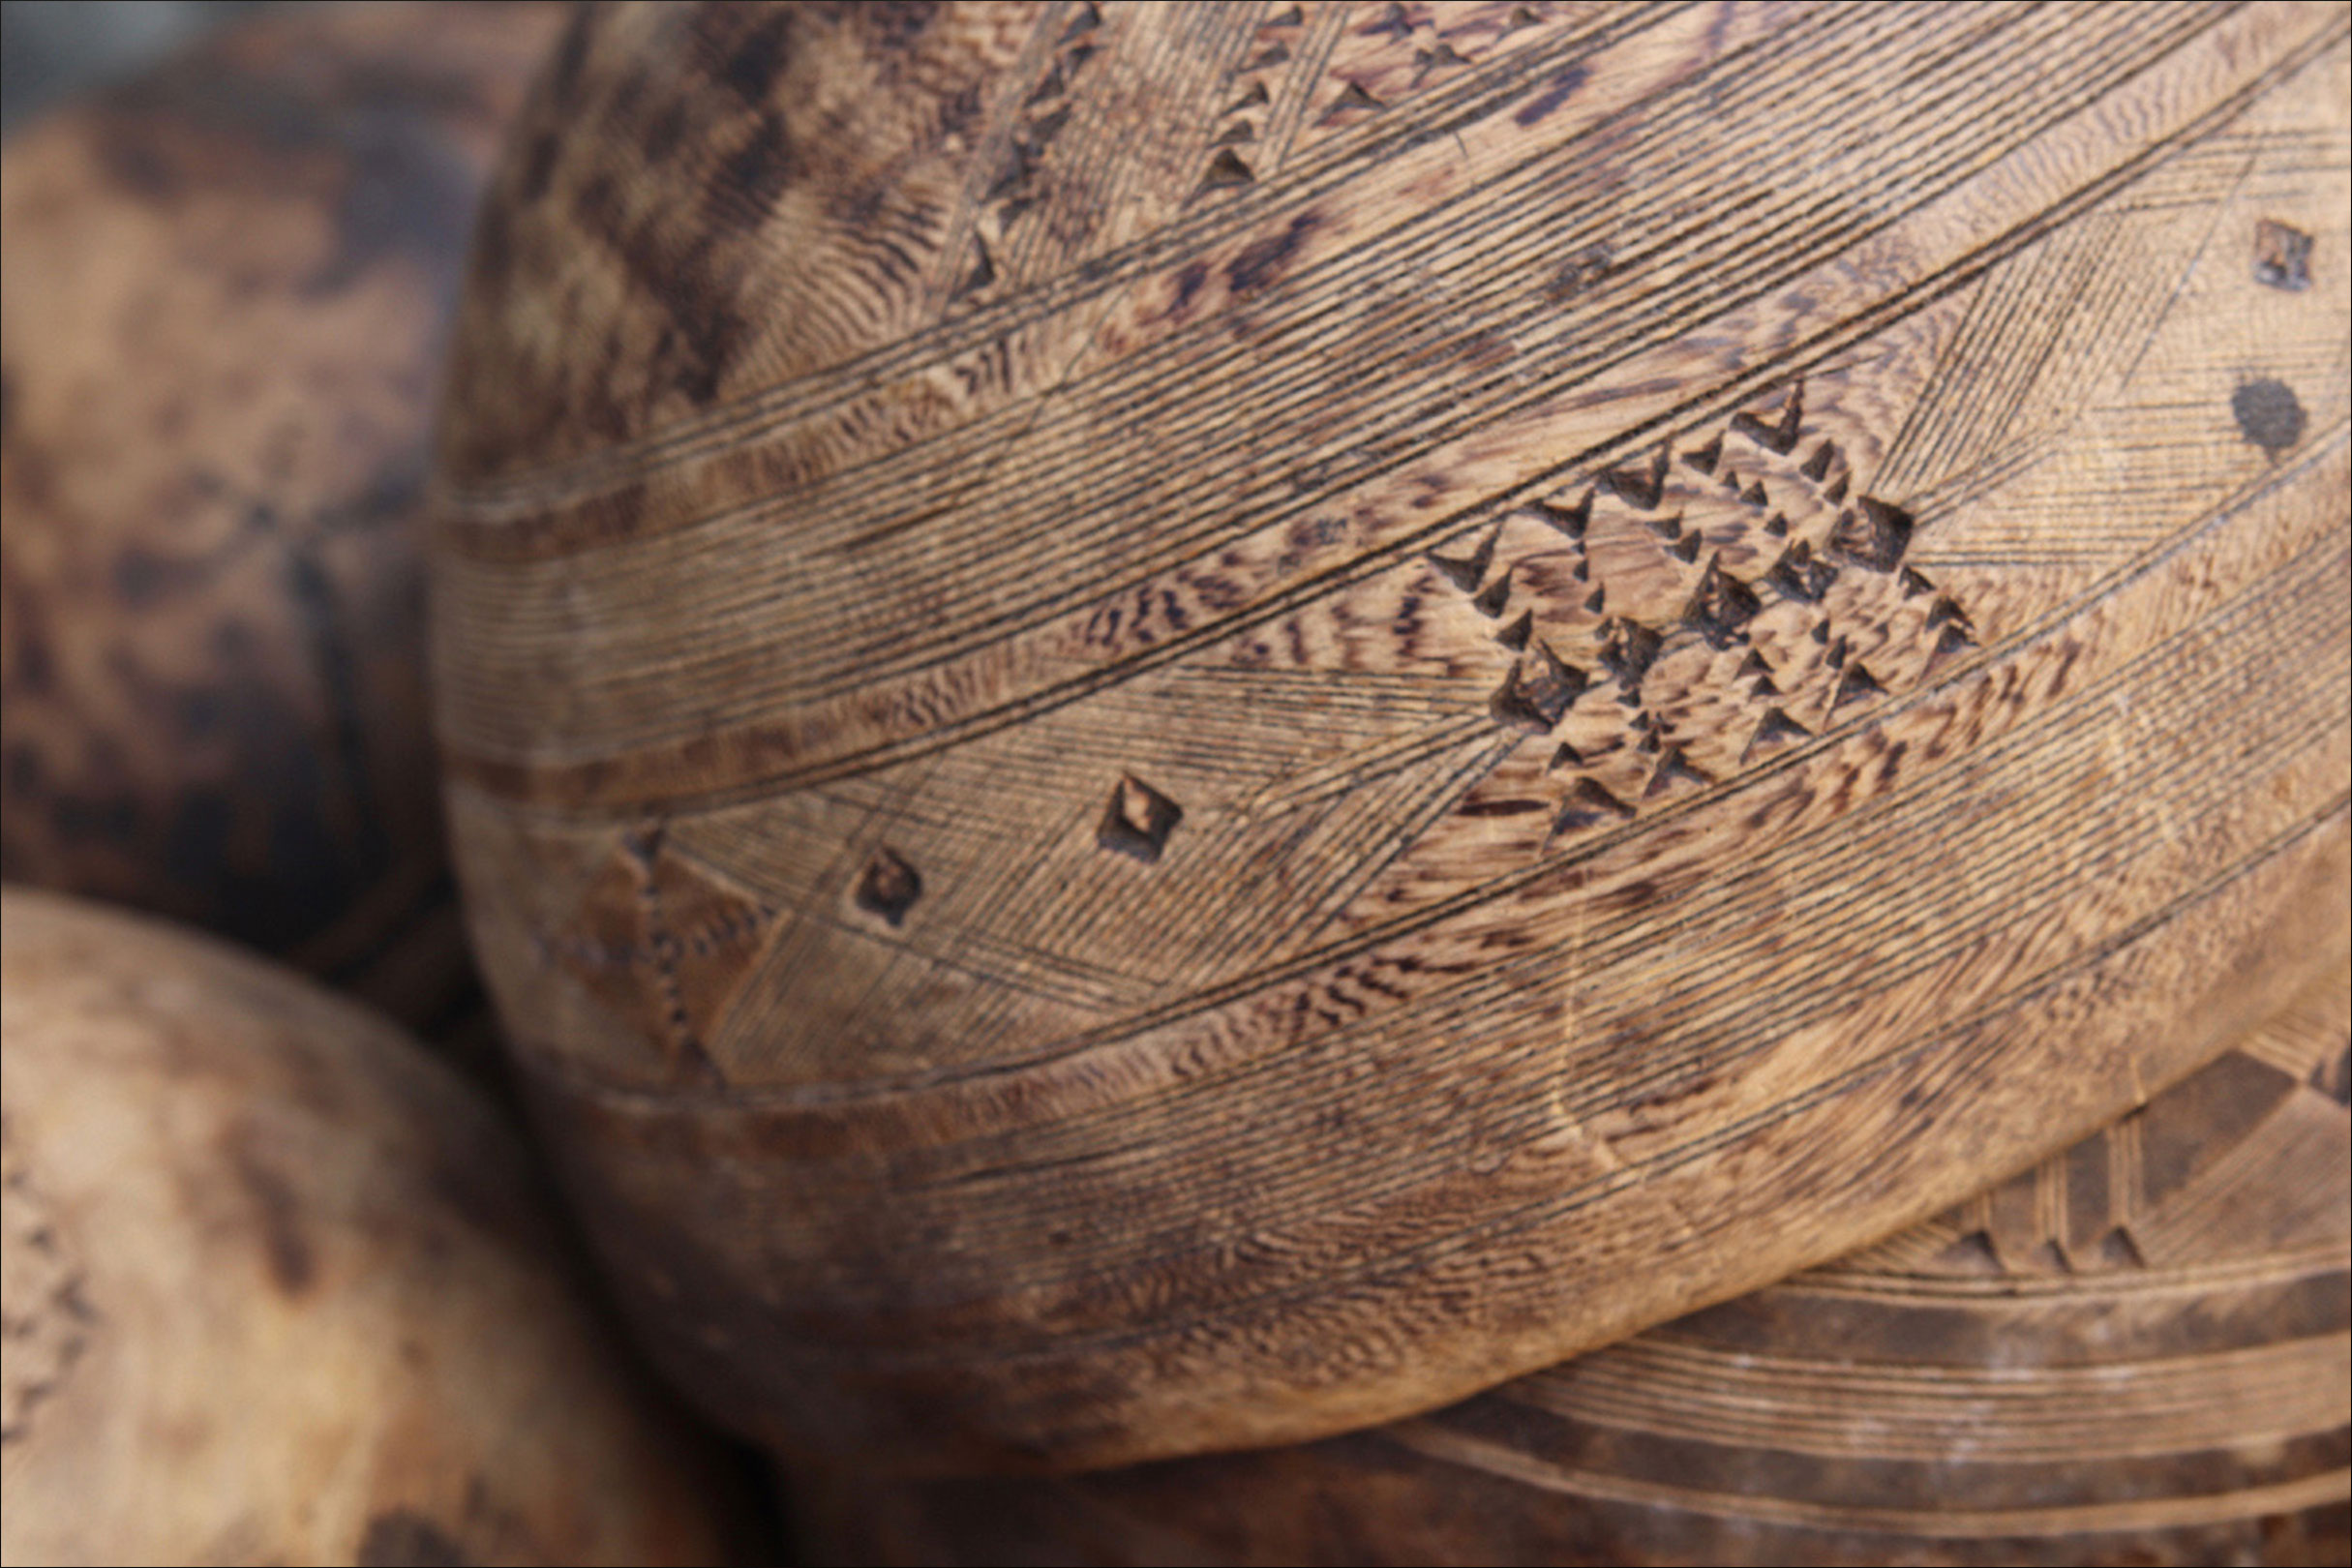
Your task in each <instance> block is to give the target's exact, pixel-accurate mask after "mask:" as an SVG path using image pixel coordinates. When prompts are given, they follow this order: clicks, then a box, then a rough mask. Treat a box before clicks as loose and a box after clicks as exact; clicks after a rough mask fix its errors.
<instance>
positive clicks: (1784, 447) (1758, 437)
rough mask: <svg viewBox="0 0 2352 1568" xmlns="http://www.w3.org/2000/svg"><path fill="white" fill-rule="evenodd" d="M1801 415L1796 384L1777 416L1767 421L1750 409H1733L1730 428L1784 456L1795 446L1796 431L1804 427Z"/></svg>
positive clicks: (1802, 407) (1801, 401)
mask: <svg viewBox="0 0 2352 1568" xmlns="http://www.w3.org/2000/svg"><path fill="white" fill-rule="evenodd" d="M1804 418H1805V394H1804V389H1803V388H1802V387H1798V388H1797V389H1795V390H1794V391H1792V392H1791V393H1790V394H1789V401H1788V402H1787V403H1785V404H1783V405H1781V409H1780V417H1779V418H1778V419H1777V420H1775V421H1774V422H1773V423H1771V424H1768V425H1767V424H1765V423H1764V421H1763V420H1762V419H1760V418H1758V417H1757V416H1756V415H1754V414H1752V413H1737V414H1734V415H1733V416H1732V430H1733V433H1734V434H1735V435H1739V436H1745V437H1747V438H1748V439H1749V440H1752V441H1754V442H1755V443H1756V444H1757V445H1759V446H1761V447H1763V448H1764V449H1765V450H1766V451H1768V452H1772V453H1774V454H1776V455H1778V456H1782V457H1786V456H1787V455H1788V454H1790V453H1791V452H1794V451H1795V450H1796V437H1797V433H1798V432H1799V431H1801V430H1803V429H1804Z"/></svg>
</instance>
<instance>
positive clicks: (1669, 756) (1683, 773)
mask: <svg viewBox="0 0 2352 1568" xmlns="http://www.w3.org/2000/svg"><path fill="white" fill-rule="evenodd" d="M1714 782H1715V781H1714V780H1713V779H1712V778H1709V777H1708V776H1707V775H1706V774H1705V772H1704V771H1703V770H1701V769H1700V768H1699V767H1698V766H1697V765H1696V764H1694V763H1693V762H1691V760H1690V759H1689V758H1687V757H1685V756H1684V755H1683V754H1682V748H1681V747H1680V746H1678V745H1674V746H1668V747H1666V749H1665V750H1664V751H1663V752H1662V753H1660V755H1659V757H1658V769H1657V771H1656V772H1654V773H1652V774H1650V776H1649V787H1648V789H1646V790H1645V791H1643V798H1644V799H1655V798H1657V797H1658V796H1661V795H1664V794H1666V793H1667V792H1668V791H1670V790H1672V789H1674V787H1675V786H1676V785H1680V784H1696V785H1698V786H1699V787H1700V788H1702V789H1704V788H1705V787H1706V786H1707V785H1709V784H1712V783H1714Z"/></svg>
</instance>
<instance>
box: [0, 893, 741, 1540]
mask: <svg viewBox="0 0 2352 1568" xmlns="http://www.w3.org/2000/svg"><path fill="white" fill-rule="evenodd" d="M0 926H4V927H5V934H6V941H5V943H4V944H0V1068H4V1069H5V1075H6V1079H7V1086H8V1102H7V1114H6V1116H5V1118H0V1263H4V1264H5V1267H0V1343H5V1345H6V1357H5V1359H4V1360H0V1556H5V1557H6V1559H7V1560H8V1561H10V1562H12V1563H59V1564H103V1563H357V1564H361V1565H363V1568H367V1565H377V1564H382V1565H392V1564H434V1565H445V1564H460V1563H481V1564H490V1563H514V1564H543V1563H679V1564H706V1563H715V1562H719V1561H721V1560H723V1558H722V1555H721V1553H723V1551H724V1550H725V1546H726V1542H725V1538H724V1536H723V1535H722V1533H721V1532H722V1529H723V1527H724V1524H725V1519H724V1515H723V1511H722V1510H723V1499H725V1498H726V1497H727V1495H728V1493H727V1492H726V1490H725V1488H724V1487H723V1486H720V1485H714V1479H715V1477H716V1476H717V1475H719V1474H723V1472H720V1471H716V1470H715V1467H714V1464H713V1457H712V1456H711V1454H710V1453H709V1452H708V1450H707V1447H706V1444H705V1442H704V1440H703V1439H702V1438H701V1437H700V1436H699V1435H697V1434H696V1433H694V1432H692V1431H690V1430H689V1429H687V1428H686V1427H685V1425H684V1424H683V1423H682V1422H681V1421H679V1420H678V1415H677V1412H676V1411H675V1409H674V1408H673V1407H671V1406H669V1405H668V1404H667V1403H666V1402H663V1401H662V1400H661V1399H660V1398H659V1397H658V1396H657V1395H656V1394H655V1393H654V1391H653V1389H652V1388H651V1387H650V1385H649V1380H648V1379H646V1378H645V1377H643V1376H642V1374H641V1373H639V1372H637V1371H636V1370H635V1369H634V1367H633V1365H632V1363H631V1362H630V1360H629V1358H628V1357H627V1356H626V1355H625V1353H624V1352H623V1350H622V1348H621V1347H620V1346H619V1345H618V1343H616V1342H615V1339H614V1334H613V1328H612V1325H611V1324H610V1323H609V1322H607V1321H606V1320H605V1319H604V1318H603V1317H602V1316H601V1315H600V1314H599V1313H598V1312H596V1311H595V1310H594V1309H593V1308H592V1307H590V1306H589V1305H588V1303H587V1301H586V1300H585V1298H584V1295H583V1292H582V1289H581V1286H582V1283H583V1282H582V1281H581V1279H580V1278H579V1276H578V1274H577V1273H576V1272H575V1270H574V1268H573V1267H572V1264H573V1262H574V1260H573V1259H572V1258H571V1257H570V1256H569V1255H567V1254H566V1252H565V1251H564V1250H563V1248H562V1247H561V1245H560V1243H558V1241H556V1239H555V1238H556V1237H558V1235H559V1234H560V1230H559V1227H558V1223H557V1221H556V1218H555V1216H554V1215H553V1214H552V1213H551V1212H549V1207H548V1193H547V1192H546V1191H545V1188H544V1185H543V1179H542V1178H541V1176H540V1175H539V1173H538V1171H537V1170H536V1169H535V1168H534V1167H533V1165H532V1164H531V1162H530V1161H529V1159H528V1156H527V1154H526V1152H525V1150H524V1147H523V1143H522V1140H521V1139H520V1138H519V1137H517V1136H516V1134H515V1132H514V1131H513V1129H512V1128H511V1127H510V1126H508V1125H507V1124H505V1123H504V1122H503V1121H501V1120H500V1119H499V1118H498V1115H496V1114H495V1113H494V1112H493V1110H492V1109H491V1107H490V1106H489V1105H488V1104H487V1103H485V1102H484V1101H483V1098H482V1096H481V1095H480V1094H479V1093H478V1092H476V1091H475V1090H474V1089H473V1088H472V1086H470V1085H469V1084H467V1083H465V1082H464V1081H462V1080H461V1079H460V1078H459V1077H458V1076H457V1075H456V1074H455V1073H454V1072H452V1071H451V1070H450V1069H449V1068H448V1067H446V1066H445V1065H443V1064H441V1063H439V1062H437V1061H434V1060H432V1059H431V1058H429V1057H428V1056H427V1055H426V1054H425V1053H424V1052H423V1051H422V1050H420V1049H419V1048H418V1047H417V1045H416V1044H415V1042H414V1041H413V1040H410V1039H409V1038H408V1037H407V1036H406V1035H405V1034H404V1033H403V1032H402V1031H401V1030H399V1029H397V1028H395V1027H393V1026H392V1025H391V1024H390V1023H388V1022H386V1021H385V1020H384V1019H382V1018H381V1017H379V1016H377V1014H375V1013H373V1012H370V1011H369V1010H365V1009H362V1008H358V1007H355V1006H353V1005H352V1004H351V1003H349V1002H348V1001H346V1000H344V999H342V998H339V997H336V996H332V995H330V994H328V993H327V992H325V991H323V990H321V989H320V988H319V987H317V986H316V985H314V984H311V983H309V982H307V981H306V980H304V979H303V978H302V977H300V976H299V975H296V974H293V973H291V972H289V971H287V970H286V969H283V968H281V967H279V966H277V965H275V964H271V963H267V962H265V961H263V960H261V959H258V958H256V957H253V956H251V955H249V954H246V953H243V952H240V951H238V950H234V949H231V948H229V947H227V946H226V945H225V944H222V943H219V942H216V941H213V940H211V939H208V938H205V937H202V936H199V935H197V934H196V933H194V932H191V931H188V930H186V929H184V928H179V927H174V926H171V925H168V924H166V923H164V922H162V921H157V920H147V919H145V918H142V917H137V916H133V915H129V914H126V913H124V912H122V911H119V910H109V909H106V908H102V907H100V906H98V905H94V904H87V903H83V902H80V901H78V900H75V899H70V898H63V897H59V896H57V895H55V894H52V893H45V892H39V891H33V890H25V889H15V888H12V889H8V890H5V893H4V894H0Z"/></svg>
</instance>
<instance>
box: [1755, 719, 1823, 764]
mask: <svg viewBox="0 0 2352 1568" xmlns="http://www.w3.org/2000/svg"><path fill="white" fill-rule="evenodd" d="M1812 738H1813V732H1812V731H1810V730H1808V729H1806V728H1805V727H1804V726H1803V725H1801V724H1799V723H1797V722H1796V720H1794V719H1793V718H1791V717H1790V716H1789V715H1788V714H1787V713H1785V712H1783V711H1782V710H1781V709H1779V708H1777V707H1774V708H1768V709H1764V722H1762V723H1761V724H1759V725H1757V726H1756V733H1755V734H1754V735H1753V736H1751V737H1749V738H1748V744H1747V749H1746V750H1744V751H1743V752H1741V753H1740V761H1741V762H1745V761H1747V759H1748V758H1750V757H1752V756H1754V755H1755V754H1756V753H1757V752H1759V751H1763V750H1764V749H1766V748H1767V747H1770V746H1776V745H1779V744H1780V743H1781V742H1782V741H1784V740H1809V739H1812Z"/></svg>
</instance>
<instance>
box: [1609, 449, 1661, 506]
mask: <svg viewBox="0 0 2352 1568" xmlns="http://www.w3.org/2000/svg"><path fill="white" fill-rule="evenodd" d="M1666 462H1667V458H1666V448H1665V447H1663V446H1661V447H1659V448H1658V451H1657V455H1656V456H1654V457H1652V458H1651V459H1650V464H1649V471H1648V472H1646V473H1643V472H1641V471H1639V470H1636V469H1631V468H1611V469H1610V470H1609V471H1608V472H1606V473H1604V474H1602V475H1601V483H1602V485H1604V486H1605V487H1607V489H1608V490H1609V492H1610V493H1611V494H1612V495H1613V496H1615V497H1616V498H1618V499H1619V500H1621V501H1623V502H1625V504H1626V505H1628V506H1632V507H1635V508H1637V509H1639V510H1641V511H1644V512H1647V511H1651V510H1653V509H1655V507H1656V506H1657V504H1658V501H1659V500H1660V498H1662V497H1664V495H1665V494H1666Z"/></svg>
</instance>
